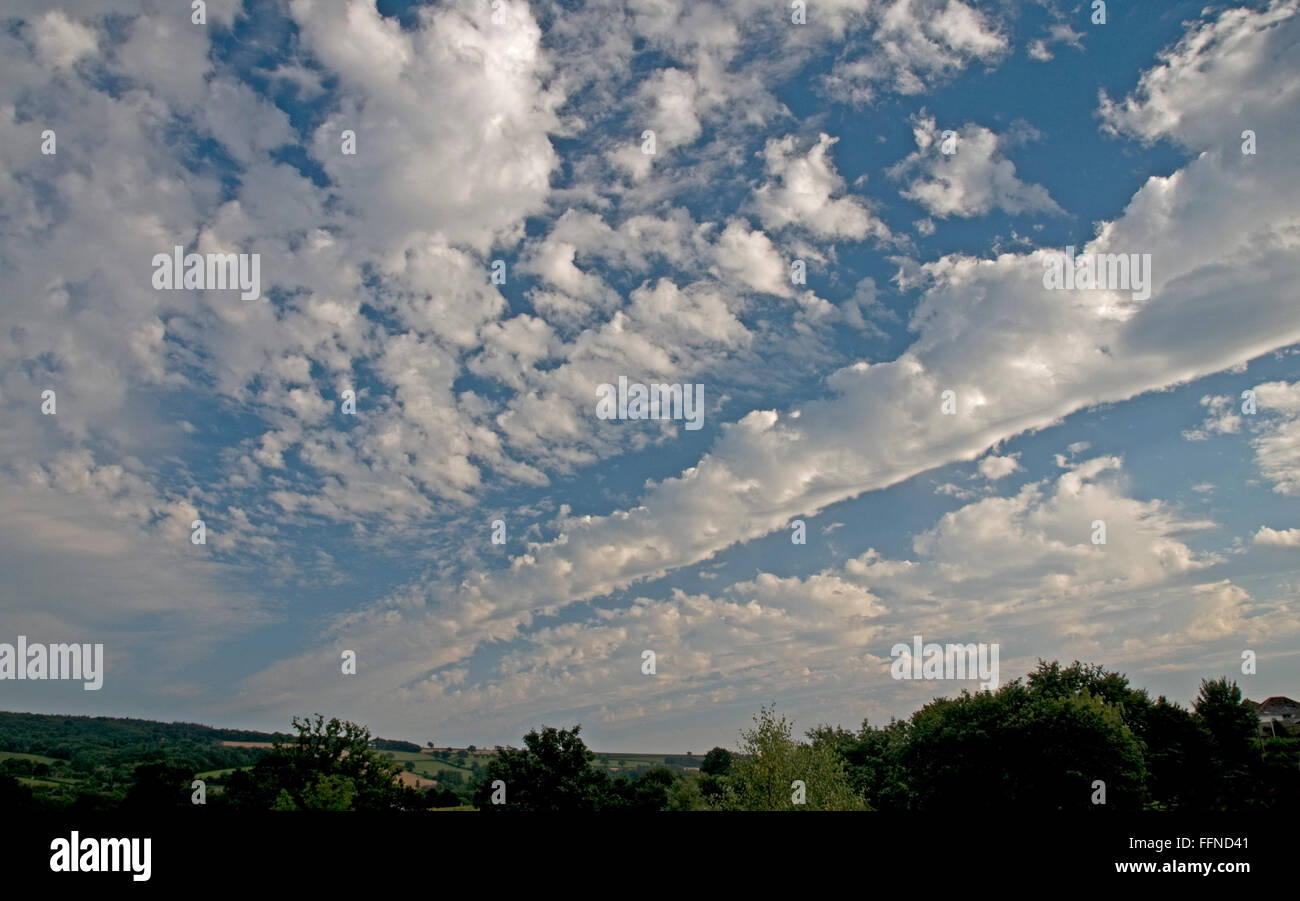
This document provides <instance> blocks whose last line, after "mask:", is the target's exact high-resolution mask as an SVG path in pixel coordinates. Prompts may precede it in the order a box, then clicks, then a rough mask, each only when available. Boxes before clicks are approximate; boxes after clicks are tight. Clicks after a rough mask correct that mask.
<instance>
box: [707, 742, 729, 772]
mask: <svg viewBox="0 0 1300 901" xmlns="http://www.w3.org/2000/svg"><path fill="white" fill-rule="evenodd" d="M733 756H734V755H733V754H732V753H731V752H730V751H728V750H727V749H726V748H717V747H715V748H714V749H713V750H711V751H709V753H707V754H705V755H704V762H703V763H701V764H700V772H701V773H705V774H707V775H709V776H726V775H727V774H729V773H730V772H731V761H732V759H733Z"/></svg>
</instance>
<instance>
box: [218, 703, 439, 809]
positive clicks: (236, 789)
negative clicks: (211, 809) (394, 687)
mask: <svg viewBox="0 0 1300 901" xmlns="http://www.w3.org/2000/svg"><path fill="white" fill-rule="evenodd" d="M293 727H294V729H295V730H296V732H297V735H296V736H294V737H293V738H292V740H288V741H286V740H285V738H284V737H282V736H277V737H276V741H275V745H274V747H273V748H271V749H270V750H269V751H267V752H266V753H265V754H263V755H262V757H261V759H259V760H258V761H257V764H256V765H255V766H254V767H253V769H252V770H251V772H248V773H246V774H240V773H235V774H232V776H231V779H230V781H229V783H228V786H227V792H228V793H229V794H230V796H231V797H230V801H231V804H232V806H235V807H246V808H254V809H261V810H267V809H273V810H403V809H419V808H422V807H423V796H422V795H420V794H419V793H418V792H415V791H413V790H411V789H404V788H402V787H401V786H400V785H398V784H397V782H396V779H397V774H398V773H399V772H400V771H401V767H399V766H398V765H397V764H396V763H395V762H393V761H392V760H389V759H388V758H387V757H384V756H383V755H381V754H379V753H377V752H375V751H373V750H372V749H371V747H370V730H368V729H367V728H366V727H364V726H360V725H358V724H356V723H350V722H346V721H340V720H338V719H337V718H334V719H330V720H329V722H326V721H325V719H324V717H322V716H321V715H320V714H316V716H315V718H314V719H312V718H311V717H307V718H303V719H299V718H298V717H294V718H293Z"/></svg>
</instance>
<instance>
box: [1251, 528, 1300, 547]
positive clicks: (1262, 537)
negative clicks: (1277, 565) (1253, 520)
mask: <svg viewBox="0 0 1300 901" xmlns="http://www.w3.org/2000/svg"><path fill="white" fill-rule="evenodd" d="M1255 543H1256V544H1262V545H1266V546H1269V547H1300V529H1280V530H1279V529H1270V528H1269V527H1268V526H1260V527H1259V531H1258V532H1256V533H1255Z"/></svg>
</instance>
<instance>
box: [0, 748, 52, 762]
mask: <svg viewBox="0 0 1300 901" xmlns="http://www.w3.org/2000/svg"><path fill="white" fill-rule="evenodd" d="M0 760H30V761H33V762H34V763H57V762H58V758H57V757H43V756H41V755H40V754H19V753H18V752H17V751H0Z"/></svg>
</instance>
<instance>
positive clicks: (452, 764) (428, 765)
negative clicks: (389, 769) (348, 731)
mask: <svg viewBox="0 0 1300 901" xmlns="http://www.w3.org/2000/svg"><path fill="white" fill-rule="evenodd" d="M379 753H380V754H383V755H384V756H385V757H387V758H389V759H390V760H395V761H397V762H398V763H400V764H401V765H402V766H403V767H405V766H406V764H408V763H410V764H412V765H413V772H414V773H415V774H416V775H417V776H423V777H424V778H426V779H440V778H442V776H441V774H443V773H459V774H460V775H461V776H462V777H464V778H465V779H466V780H468V779H469V778H470V776H472V775H474V770H473V768H472V767H471V766H470V763H471V762H472V761H479V762H486V761H487V759H488V756H489V755H485V754H478V753H475V754H471V755H469V757H468V759H467V760H466V761H465V765H464V766H461V765H460V764H458V763H457V762H456V758H455V757H452V759H451V760H439V759H438V758H436V757H434V756H433V755H432V754H425V753H418V754H417V753H416V752H414V751H380V752H379Z"/></svg>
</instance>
